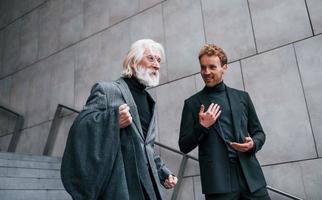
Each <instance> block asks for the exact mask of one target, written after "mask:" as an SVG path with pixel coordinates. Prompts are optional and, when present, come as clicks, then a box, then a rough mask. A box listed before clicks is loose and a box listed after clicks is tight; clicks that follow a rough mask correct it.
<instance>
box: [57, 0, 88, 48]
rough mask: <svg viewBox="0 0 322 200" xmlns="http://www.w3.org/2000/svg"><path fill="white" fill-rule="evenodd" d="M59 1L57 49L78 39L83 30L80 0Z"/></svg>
mask: <svg viewBox="0 0 322 200" xmlns="http://www.w3.org/2000/svg"><path fill="white" fill-rule="evenodd" d="M61 3H62V5H61V6H62V14H61V16H60V26H59V27H60V31H59V49H62V48H64V47H66V46H68V45H70V44H73V43H75V42H76V41H78V40H80V39H81V34H82V30H83V4H82V0H67V1H66V0H65V1H61Z"/></svg>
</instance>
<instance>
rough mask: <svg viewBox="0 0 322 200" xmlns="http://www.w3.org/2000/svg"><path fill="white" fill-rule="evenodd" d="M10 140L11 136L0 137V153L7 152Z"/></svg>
mask: <svg viewBox="0 0 322 200" xmlns="http://www.w3.org/2000/svg"><path fill="white" fill-rule="evenodd" d="M11 138H12V134H10V135H6V136H2V137H0V151H7V150H8V147H9V144H10V141H11Z"/></svg>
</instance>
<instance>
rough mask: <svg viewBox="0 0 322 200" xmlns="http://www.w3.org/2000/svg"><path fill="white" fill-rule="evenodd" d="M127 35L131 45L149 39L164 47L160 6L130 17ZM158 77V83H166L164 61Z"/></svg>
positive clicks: (166, 71)
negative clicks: (128, 34)
mask: <svg viewBox="0 0 322 200" xmlns="http://www.w3.org/2000/svg"><path fill="white" fill-rule="evenodd" d="M142 24H144V26H142ZM129 33H130V40H131V43H133V42H135V41H136V40H139V39H143V38H150V39H153V40H155V41H157V42H160V43H161V44H162V45H163V46H164V45H165V42H164V31H163V21H162V7H161V4H160V5H157V6H155V7H153V8H150V9H148V10H146V11H144V12H142V13H140V14H138V15H136V16H134V17H132V18H131V19H130V30H129ZM160 75H161V76H160V83H165V82H167V81H168V77H167V76H168V70H167V64H166V60H164V62H163V64H162V65H161V68H160Z"/></svg>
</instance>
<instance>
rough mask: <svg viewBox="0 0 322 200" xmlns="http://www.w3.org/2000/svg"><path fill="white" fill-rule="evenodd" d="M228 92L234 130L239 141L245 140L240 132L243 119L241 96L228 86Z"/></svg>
mask: <svg viewBox="0 0 322 200" xmlns="http://www.w3.org/2000/svg"><path fill="white" fill-rule="evenodd" d="M226 92H227V94H228V100H229V103H230V108H231V114H232V118H233V124H234V130H235V134H236V140H237V142H239V143H243V142H244V138H243V137H242V135H241V134H240V129H241V127H240V120H241V109H240V97H239V95H238V94H237V93H236V92H234V91H233V90H232V89H231V88H229V87H227V86H226Z"/></svg>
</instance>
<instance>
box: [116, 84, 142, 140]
mask: <svg viewBox="0 0 322 200" xmlns="http://www.w3.org/2000/svg"><path fill="white" fill-rule="evenodd" d="M116 83H117V84H118V86H119V88H120V90H121V93H122V95H123V98H124V101H125V103H126V104H127V105H128V106H129V107H130V113H131V115H132V119H133V123H132V124H131V126H133V128H134V130H135V131H136V133H137V134H138V135H139V136H140V138H141V139H142V140H143V141H144V140H145V139H144V135H143V131H142V126H141V123H140V118H139V112H138V109H137V106H136V104H135V102H134V99H133V97H132V94H131V91H130V89H129V87H128V86H127V84H126V82H125V81H124V80H123V78H120V79H118V80H117V81H116Z"/></svg>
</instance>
